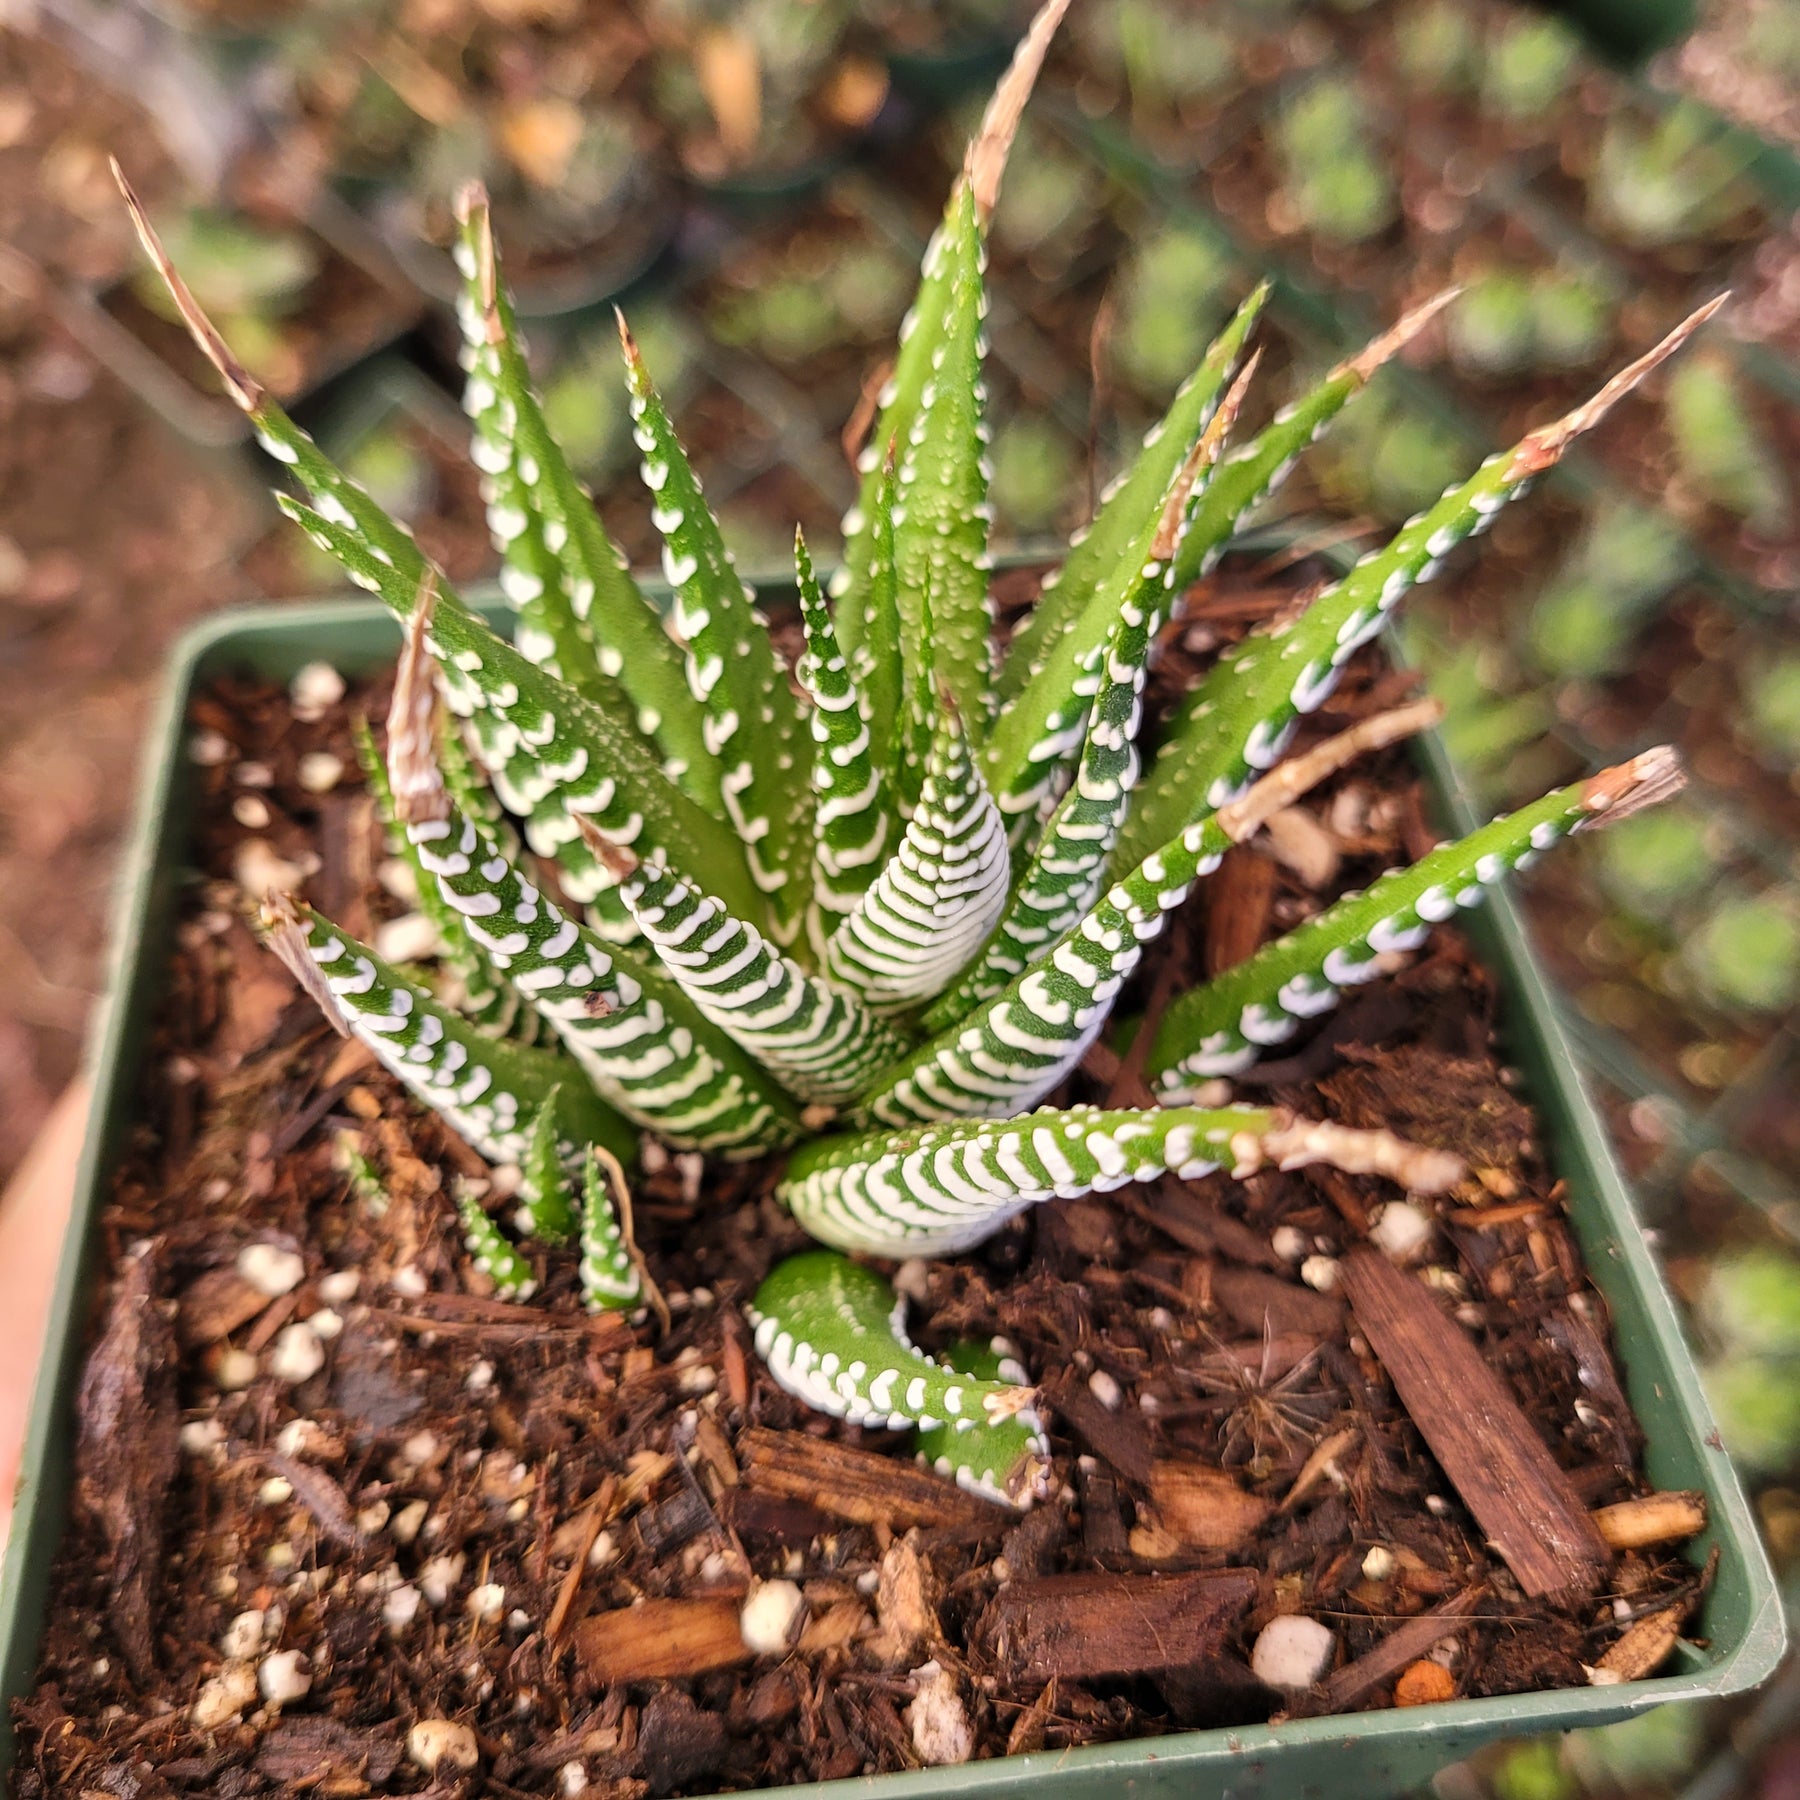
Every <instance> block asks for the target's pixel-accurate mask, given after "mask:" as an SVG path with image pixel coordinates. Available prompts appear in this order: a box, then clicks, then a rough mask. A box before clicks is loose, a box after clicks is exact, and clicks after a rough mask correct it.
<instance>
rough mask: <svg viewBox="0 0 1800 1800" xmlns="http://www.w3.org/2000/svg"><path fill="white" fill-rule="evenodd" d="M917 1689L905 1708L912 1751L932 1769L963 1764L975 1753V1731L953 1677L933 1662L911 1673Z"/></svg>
mask: <svg viewBox="0 0 1800 1800" xmlns="http://www.w3.org/2000/svg"><path fill="white" fill-rule="evenodd" d="M913 1681H914V1682H915V1684H916V1686H915V1689H914V1692H913V1697H912V1700H911V1701H910V1702H909V1704H908V1705H907V1708H906V1722H907V1724H909V1725H910V1726H911V1727H912V1739H913V1749H914V1750H915V1751H917V1752H918V1757H919V1761H920V1762H922V1763H924V1764H926V1765H927V1766H928V1767H931V1768H943V1767H946V1766H948V1765H950V1764H953V1763H966V1762H967V1761H968V1760H969V1758H970V1757H972V1756H973V1755H974V1754H975V1731H974V1727H973V1726H971V1725H970V1723H969V1713H968V1709H967V1708H966V1707H965V1706H964V1705H963V1702H962V1695H961V1694H959V1693H958V1692H957V1689H956V1677H955V1676H954V1675H952V1674H951V1673H950V1671H949V1670H948V1669H944V1668H941V1667H939V1665H938V1664H937V1663H935V1662H928V1663H924V1664H922V1665H921V1666H920V1667H919V1668H916V1669H914V1670H913Z"/></svg>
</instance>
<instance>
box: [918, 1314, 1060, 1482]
mask: <svg viewBox="0 0 1800 1800" xmlns="http://www.w3.org/2000/svg"><path fill="white" fill-rule="evenodd" d="M938 1361H939V1362H941V1363H943V1364H944V1365H945V1366H946V1367H947V1368H951V1369H954V1370H955V1371H956V1372H957V1373H958V1374H959V1375H973V1376H976V1377H977V1378H979V1379H980V1380H983V1381H1002V1382H1009V1383H1013V1384H1016V1385H1017V1386H1019V1387H1029V1386H1030V1385H1031V1383H1030V1377H1029V1376H1028V1375H1027V1374H1026V1372H1025V1368H1024V1365H1023V1364H1022V1363H1020V1361H1019V1358H1018V1352H1017V1351H1016V1350H1015V1349H1014V1348H1013V1346H1012V1345H1011V1344H1009V1343H1008V1342H1007V1341H1006V1339H1005V1338H994V1339H992V1340H990V1341H989V1342H988V1343H986V1344H977V1343H970V1342H966V1341H965V1342H962V1343H955V1344H952V1345H951V1346H950V1347H949V1348H948V1349H947V1350H945V1351H944V1352H943V1353H942V1354H941V1355H940V1356H939V1357H938ZM1046 1451H1047V1445H1046V1440H1045V1437H1044V1430H1043V1426H1042V1425H1041V1424H1039V1423H1038V1420H1037V1418H1036V1416H1035V1415H1034V1414H1031V1413H1015V1414H1014V1415H1013V1417H1011V1418H1010V1419H1000V1420H998V1421H995V1422H992V1423H988V1424H982V1425H973V1426H968V1427H967V1428H964V1427H963V1425H962V1423H961V1421H957V1422H955V1423H952V1422H950V1421H948V1420H946V1421H945V1423H943V1424H942V1425H931V1426H927V1427H925V1428H923V1429H922V1430H921V1431H920V1432H919V1441H918V1458H919V1461H920V1462H921V1463H923V1464H924V1465H925V1467H926V1468H928V1469H935V1470H936V1471H937V1473H938V1474H940V1475H942V1476H944V1477H946V1478H947V1479H948V1480H951V1481H954V1482H955V1483H956V1485H957V1486H958V1487H959V1488H962V1489H963V1490H964V1491H965V1492H967V1493H971V1494H979V1495H980V1496H981V1497H982V1498H983V1499H984V1500H994V1501H998V1502H1001V1503H1003V1504H1005V1505H1008V1506H1016V1507H1018V1508H1020V1509H1021V1510H1024V1509H1025V1508H1027V1507H1029V1506H1030V1505H1031V1504H1032V1502H1033V1501H1035V1500H1041V1499H1043V1498H1044V1497H1045V1496H1046V1494H1047V1493H1048V1490H1049V1482H1048V1480H1047V1474H1048V1470H1047V1467H1046V1464H1045V1460H1044V1459H1045V1455H1046Z"/></svg>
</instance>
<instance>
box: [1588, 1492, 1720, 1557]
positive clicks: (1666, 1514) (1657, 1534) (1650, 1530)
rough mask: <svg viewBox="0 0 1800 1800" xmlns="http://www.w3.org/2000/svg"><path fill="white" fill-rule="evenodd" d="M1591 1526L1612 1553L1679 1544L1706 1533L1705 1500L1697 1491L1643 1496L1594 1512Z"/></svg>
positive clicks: (1603, 1507)
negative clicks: (1653, 1545)
mask: <svg viewBox="0 0 1800 1800" xmlns="http://www.w3.org/2000/svg"><path fill="white" fill-rule="evenodd" d="M1594 1525H1595V1527H1596V1529H1597V1530H1598V1531H1599V1533H1600V1535H1601V1536H1602V1537H1603V1538H1604V1539H1605V1540H1606V1541H1607V1543H1608V1544H1609V1545H1610V1546H1611V1547H1612V1548H1613V1549H1615V1550H1642V1549H1644V1548H1645V1547H1646V1546H1647V1545H1650V1544H1674V1543H1679V1542H1680V1541H1681V1540H1682V1539H1683V1538H1691V1537H1697V1536H1698V1535H1699V1534H1700V1533H1701V1532H1703V1531H1704V1530H1705V1529H1706V1496H1705V1495H1704V1494H1702V1493H1699V1492H1698V1491H1686V1492H1681V1493H1669V1494H1644V1495H1642V1496H1640V1497H1639V1498H1638V1499H1636V1500H1621V1501H1620V1502H1619V1503H1618V1505H1616V1506H1602V1507H1600V1508H1598V1509H1597V1510H1596V1511H1595V1513H1594Z"/></svg>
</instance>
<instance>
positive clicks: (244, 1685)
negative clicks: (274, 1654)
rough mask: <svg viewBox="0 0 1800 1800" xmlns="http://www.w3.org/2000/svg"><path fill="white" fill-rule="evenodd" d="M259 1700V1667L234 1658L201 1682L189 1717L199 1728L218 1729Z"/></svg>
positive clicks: (197, 1728)
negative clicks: (257, 1696) (257, 1692)
mask: <svg viewBox="0 0 1800 1800" xmlns="http://www.w3.org/2000/svg"><path fill="white" fill-rule="evenodd" d="M255 1704H256V1670H255V1669H254V1668H253V1667H252V1666H251V1665H250V1664H249V1663H247V1662H232V1663H227V1664H226V1665H225V1666H224V1668H222V1669H221V1670H220V1671H219V1672H218V1674H216V1675H215V1676H213V1678H212V1679H211V1680H210V1681H207V1682H204V1683H202V1684H201V1688H200V1692H199V1693H198V1694H196V1695H195V1696H194V1704H193V1705H192V1706H191V1707H190V1708H189V1709H188V1717H189V1718H190V1719H191V1720H192V1721H193V1723H194V1729H195V1730H196V1731H217V1730H218V1729H219V1727H220V1726H221V1725H229V1724H230V1723H231V1722H232V1720H233V1719H235V1718H237V1717H239V1716H240V1715H241V1714H242V1712H243V1710H244V1708H245V1707H247V1706H254V1705H255Z"/></svg>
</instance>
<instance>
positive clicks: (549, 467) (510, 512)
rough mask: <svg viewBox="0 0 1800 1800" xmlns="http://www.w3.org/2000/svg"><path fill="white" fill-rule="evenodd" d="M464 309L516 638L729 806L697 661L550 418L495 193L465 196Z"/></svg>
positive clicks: (684, 778)
mask: <svg viewBox="0 0 1800 1800" xmlns="http://www.w3.org/2000/svg"><path fill="white" fill-rule="evenodd" d="M458 217H459V223H460V230H459V233H458V238H457V244H456V261H457V267H458V269H459V271H460V273H461V275H462V277H463V291H462V295H461V298H460V300H459V302H458V305H457V317H458V319H459V321H460V322H461V326H462V335H463V357H464V366H465V367H466V368H467V370H468V381H467V384H466V386H465V388H464V394H463V404H464V408H465V410H466V411H467V412H468V415H469V419H470V423H471V425H472V426H473V429H474V442H473V445H472V446H471V455H472V456H473V458H474V460H475V461H476V463H477V465H478V466H479V467H480V469H481V470H482V473H483V475H484V477H485V479H486V481H487V482H488V483H489V484H491V489H492V491H491V495H490V497H489V499H488V526H489V529H490V531H491V533H492V535H493V538H494V543H495V547H496V548H497V549H498V550H499V551H500V553H501V557H502V564H501V571H500V588H501V592H502V593H504V594H505V595H506V597H507V599H508V600H509V601H511V602H512V605H513V607H514V609H515V610H516V611H517V613H518V615H519V627H518V631H517V634H516V638H515V641H516V642H517V643H518V645H519V648H520V649H521V650H522V651H524V652H525V654H526V655H527V656H529V657H530V658H531V659H532V661H534V662H537V663H540V664H542V665H543V666H544V667H545V668H547V669H549V670H550V671H551V673H553V674H556V675H559V676H560V677H561V678H562V679H563V680H564V681H566V682H568V683H569V685H570V686H571V687H574V688H575V689H577V690H578V691H579V692H581V693H583V694H585V695H586V696H587V697H588V698H589V699H591V700H593V701H595V702H596V703H597V704H599V705H601V706H603V707H605V708H606V709H607V710H608V711H609V712H610V713H611V714H612V715H613V716H614V717H615V718H621V719H629V720H631V721H632V722H633V723H634V724H635V726H636V728H637V729H638V731H639V732H641V733H642V734H643V735H644V736H645V737H646V738H649V739H651V740H652V741H653V742H654V743H655V744H656V745H657V746H658V747H659V750H660V752H661V755H662V757H663V762H664V768H665V770H666V771H667V772H668V774H669V775H670V777H671V778H672V779H673V780H674V781H675V782H676V783H677V784H678V785H679V786H680V787H681V788H682V789H683V790H684V791H685V792H687V793H688V794H690V795H691V796H692V797H693V798H694V799H696V800H698V801H699V802H700V804H701V805H702V806H704V807H706V808H707V810H708V811H710V812H714V813H720V814H721V815H722V806H721V801H720V797H719V783H718V765H717V764H716V762H715V761H714V759H713V758H712V757H711V756H710V755H709V754H708V753H707V750H706V745H705V740H704V737H703V736H702V723H703V719H704V714H703V712H702V710H701V707H700V704H699V702H698V701H696V700H695V698H694V697H693V695H692V694H691V693H690V692H689V691H688V685H687V675H686V669H685V659H684V657H683V655H682V651H681V648H680V646H679V645H677V644H676V643H675V642H674V641H673V639H671V638H670V637H669V635H668V633H667V632H666V631H665V630H664V629H663V625H662V621H661V619H660V618H659V617H658V616H657V614H656V611H655V609H654V608H653V607H652V606H651V605H650V603H649V602H648V601H647V600H646V599H645V598H644V596H643V594H642V593H641V592H640V591H639V588H638V585H637V583H636V582H635V581H634V580H633V579H632V577H631V575H630V572H629V571H628V570H627V568H626V566H625V561H624V558H623V556H622V555H621V553H620V552H619V550H618V548H617V546H616V545H614V543H613V542H612V540H611V538H609V537H608V536H607V533H606V528H605V526H604V525H602V524H601V522H600V515H599V514H598V513H597V512H596V511H595V510H594V506H593V502H592V501H591V500H590V498H589V497H588V495H587V494H586V493H585V491H584V490H583V488H582V486H581V483H580V481H579V480H578V479H577V478H576V475H575V472H574V470H573V469H571V468H570V466H569V463H568V460H567V458H566V457H565V456H564V455H563V453H562V449H561V446H560V445H558V443H557V442H556V440H555V438H554V437H553V436H552V435H551V433H550V430H549V428H548V426H547V425H546V424H545V422H544V415H543V409H542V406H541V404H540V403H539V400H538V396H537V393H536V391H535V389H534V388H533V387H532V383H531V371H530V366H529V364H528V363H527V361H526V356H525V346H524V343H523V341H522V339H521V337H520V335H519V328H518V321H517V319H516V318H515V316H514V313H513V309H512V303H511V300H510V298H509V296H508V294H507V291H506V287H505V284H504V282H503V280H502V279H501V274H500V264H499V253H498V251H497V249H496V247H495V244H494V238H493V229H492V222H491V219H490V216H489V212H488V205H487V196H486V194H485V193H483V192H481V191H480V189H478V188H469V189H465V190H464V192H463V194H462V195H461V196H460V197H459V201H458Z"/></svg>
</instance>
